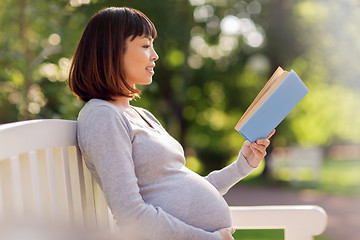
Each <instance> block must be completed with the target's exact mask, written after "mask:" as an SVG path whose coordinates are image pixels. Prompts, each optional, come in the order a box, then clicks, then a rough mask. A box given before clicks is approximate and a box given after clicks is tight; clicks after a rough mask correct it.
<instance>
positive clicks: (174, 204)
mask: <svg viewBox="0 0 360 240" xmlns="http://www.w3.org/2000/svg"><path fill="white" fill-rule="evenodd" d="M141 194H142V196H143V199H144V201H145V202H146V203H148V204H152V205H154V206H155V207H160V208H162V209H163V210H165V211H166V212H167V213H169V214H171V215H172V216H174V217H176V218H178V219H180V220H182V221H183V222H185V223H187V224H189V225H192V226H194V227H198V228H202V229H204V230H207V231H216V230H219V229H221V228H225V227H230V226H231V216H230V210H229V207H228V205H227V203H226V201H225V200H224V198H223V197H222V196H221V194H220V193H219V192H218V191H217V190H216V188H215V187H214V186H213V185H212V184H211V183H209V182H208V181H207V180H206V179H204V178H203V177H201V176H199V175H198V174H196V173H194V172H191V171H189V170H187V169H186V168H184V169H182V171H180V172H178V173H176V174H172V175H171V177H166V178H163V179H161V181H158V182H156V183H155V184H151V185H149V186H144V187H141Z"/></svg>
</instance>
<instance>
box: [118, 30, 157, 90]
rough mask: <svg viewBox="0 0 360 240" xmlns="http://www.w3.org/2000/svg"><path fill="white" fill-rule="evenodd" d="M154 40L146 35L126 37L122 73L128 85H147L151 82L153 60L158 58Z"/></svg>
mask: <svg viewBox="0 0 360 240" xmlns="http://www.w3.org/2000/svg"><path fill="white" fill-rule="evenodd" d="M153 42H154V40H153V39H152V38H151V37H147V36H141V37H139V36H137V37H136V38H135V39H134V40H132V41H131V37H129V38H127V39H126V50H125V54H124V73H125V78H126V81H127V83H128V84H129V85H130V86H134V85H135V84H141V85H148V84H150V83H151V82H152V76H153V75H154V73H155V72H154V67H155V61H156V60H157V59H158V58H159V56H158V55H157V54H156V52H155V50H154V46H153Z"/></svg>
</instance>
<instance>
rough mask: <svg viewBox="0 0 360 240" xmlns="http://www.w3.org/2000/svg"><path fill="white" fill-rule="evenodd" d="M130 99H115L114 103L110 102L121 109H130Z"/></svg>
mask: <svg viewBox="0 0 360 240" xmlns="http://www.w3.org/2000/svg"><path fill="white" fill-rule="evenodd" d="M130 100H131V99H130V98H127V97H115V98H114V101H109V102H111V103H112V104H114V105H116V106H117V107H119V108H121V109H124V110H125V109H128V108H130V107H131V106H130Z"/></svg>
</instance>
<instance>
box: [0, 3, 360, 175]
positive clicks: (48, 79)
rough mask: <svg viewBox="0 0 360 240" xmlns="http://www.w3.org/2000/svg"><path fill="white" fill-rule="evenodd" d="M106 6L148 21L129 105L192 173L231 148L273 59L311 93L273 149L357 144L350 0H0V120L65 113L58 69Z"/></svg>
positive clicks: (71, 111)
mask: <svg viewBox="0 0 360 240" xmlns="http://www.w3.org/2000/svg"><path fill="white" fill-rule="evenodd" d="M108 6H129V7H134V8H137V9H139V10H141V11H143V12H144V13H145V14H146V15H147V16H149V18H150V19H151V20H152V21H153V22H154V24H155V26H156V27H157V30H158V35H159V36H158V39H157V40H156V41H155V43H154V44H155V48H156V51H157V52H158V54H159V56H160V59H159V60H158V62H157V67H156V75H155V77H154V82H153V84H152V85H150V86H148V87H146V88H144V92H143V95H142V97H141V99H140V100H137V101H134V103H133V104H134V105H137V106H141V107H145V108H147V109H149V110H150V111H151V112H153V113H154V115H155V116H156V117H157V118H159V120H160V121H161V122H162V123H163V124H164V126H165V127H166V128H167V129H168V131H169V132H170V133H171V134H172V135H173V136H174V137H175V138H177V139H178V140H179V141H180V142H181V143H182V144H183V146H184V148H185V152H186V155H187V156H188V157H189V159H192V165H193V166H195V168H197V169H198V171H203V173H206V172H208V171H210V170H213V169H216V168H220V167H222V166H224V165H226V164H227V163H228V162H229V160H230V159H232V157H233V156H234V155H236V154H237V152H238V151H239V149H240V147H241V145H242V142H243V141H244V139H243V138H242V137H241V136H240V135H239V134H238V133H237V132H236V131H235V130H234V129H233V127H234V125H235V124H236V123H237V121H238V119H239V118H240V116H241V115H242V114H243V112H244V111H245V110H246V108H247V106H248V105H249V104H250V103H251V101H252V100H253V99H254V98H255V96H256V94H257V93H258V92H259V90H260V89H261V88H262V86H263V85H264V84H265V82H266V81H267V79H268V78H269V76H270V75H271V74H272V72H273V71H274V70H275V68H276V67H277V66H279V65H280V66H282V67H283V68H285V69H287V70H290V69H294V70H295V71H296V72H297V73H298V75H299V76H300V77H301V78H302V79H303V81H304V82H305V84H306V85H307V86H308V88H309V89H310V94H309V95H308V96H307V97H306V98H305V99H304V101H302V102H301V103H300V104H299V106H298V107H297V108H296V109H295V110H294V111H293V112H292V113H291V114H290V115H289V116H288V117H287V118H286V120H285V121H284V122H283V123H282V124H281V125H280V126H279V127H278V129H277V134H276V135H275V136H274V137H273V144H274V145H275V146H288V145H293V144H302V145H320V146H330V145H332V144H338V143H355V144H358V143H359V142H360V140H359V136H360V128H359V127H358V126H359V125H360V114H359V111H358V108H359V106H360V96H359V94H358V92H359V90H360V84H359V82H358V79H359V76H360V68H358V63H359V62H360V61H359V60H360V59H359V56H360V54H359V53H360V44H359V43H360V33H359V31H358V30H357V29H358V26H359V23H360V5H359V4H358V3H356V2H355V1H350V0H344V1H337V0H318V1H310V0H301V1H300V0H294V1H286V0H276V1H266V0H246V1H242V0H240V1H239V0H227V1H224V0H152V1H147V0H141V1H140V0H138V1H131V0H122V1H115V0H107V1H105V0H71V1H69V0H56V1H55V0H49V1H41V0H32V1H28V0H2V1H1V2H0V66H1V68H0V89H1V90H0V109H1V112H0V123H6V122H12V121H17V120H24V119H33V118H65V119H76V117H77V113H78V111H79V110H80V109H81V107H82V106H83V103H81V102H80V101H79V100H77V99H76V98H75V97H74V96H73V95H72V94H71V93H70V91H69V90H68V88H67V86H66V79H67V70H68V66H69V64H70V62H71V56H72V54H73V52H74V50H75V48H76V45H77V42H78V40H79V38H80V36H81V34H82V31H83V29H84V27H85V25H86V23H87V21H88V20H89V18H90V17H91V16H92V15H93V14H94V13H95V12H97V11H98V10H100V9H102V8H104V7H108ZM264 121H266V119H264ZM196 159H198V160H200V163H199V162H196ZM190 162H191V161H190ZM200 169H201V170H200Z"/></svg>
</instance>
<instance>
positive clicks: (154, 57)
mask: <svg viewBox="0 0 360 240" xmlns="http://www.w3.org/2000/svg"><path fill="white" fill-rule="evenodd" d="M151 59H152V60H153V61H156V60H158V59H159V55H157V53H156V51H155V49H153V50H152V55H151Z"/></svg>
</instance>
